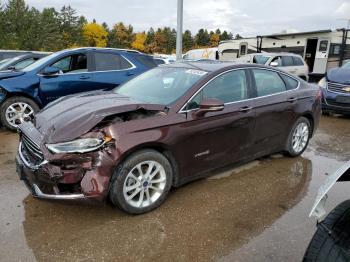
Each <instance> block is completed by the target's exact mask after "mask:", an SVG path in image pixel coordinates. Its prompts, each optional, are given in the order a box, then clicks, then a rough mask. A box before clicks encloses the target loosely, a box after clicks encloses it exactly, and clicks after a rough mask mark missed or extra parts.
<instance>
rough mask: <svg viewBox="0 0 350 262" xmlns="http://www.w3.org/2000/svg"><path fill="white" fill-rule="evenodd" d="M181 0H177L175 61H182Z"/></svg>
mask: <svg viewBox="0 0 350 262" xmlns="http://www.w3.org/2000/svg"><path fill="white" fill-rule="evenodd" d="M183 6H184V5H183V0H177V31H176V32H177V33H176V60H177V61H179V60H181V59H182V30H183Z"/></svg>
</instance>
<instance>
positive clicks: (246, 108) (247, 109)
mask: <svg viewBox="0 0 350 262" xmlns="http://www.w3.org/2000/svg"><path fill="white" fill-rule="evenodd" d="M252 109H253V107H251V106H244V107H241V108H240V109H239V111H240V112H249V111H250V110H252Z"/></svg>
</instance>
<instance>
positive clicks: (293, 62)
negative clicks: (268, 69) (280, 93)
mask: <svg viewBox="0 0 350 262" xmlns="http://www.w3.org/2000/svg"><path fill="white" fill-rule="evenodd" d="M235 62H240V63H254V64H261V65H269V66H273V67H278V68H279V69H281V70H284V71H286V72H288V73H290V74H293V75H296V76H298V77H300V78H301V79H304V80H305V81H308V80H309V67H308V65H307V64H306V63H305V61H304V59H303V58H302V56H300V55H297V54H292V53H253V54H248V55H245V56H241V57H240V58H237V59H236V60H235Z"/></svg>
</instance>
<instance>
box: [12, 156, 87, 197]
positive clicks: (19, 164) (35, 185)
mask: <svg viewBox="0 0 350 262" xmlns="http://www.w3.org/2000/svg"><path fill="white" fill-rule="evenodd" d="M19 152H20V150H19ZM25 163H26V161H25V159H23V156H22V155H21V153H18V155H17V156H16V171H17V174H18V176H19V178H20V179H21V180H22V181H23V182H24V184H25V185H26V186H27V188H28V189H29V191H30V192H31V193H32V195H33V196H34V197H37V198H43V199H55V200H77V199H86V197H85V195H84V194H49V193H44V192H43V191H42V189H41V188H42V187H44V188H48V187H54V186H55V185H54V184H50V183H47V182H46V181H42V180H40V178H39V177H40V176H42V175H43V174H42V173H41V172H40V170H39V169H32V168H30V167H28V166H26V164H25Z"/></svg>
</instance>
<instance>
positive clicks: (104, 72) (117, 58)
mask: <svg viewBox="0 0 350 262" xmlns="http://www.w3.org/2000/svg"><path fill="white" fill-rule="evenodd" d="M93 68H94V71H95V73H94V82H95V85H96V88H98V89H104V90H110V89H113V88H115V87H117V86H119V85H120V84H122V83H124V82H126V81H127V80H129V79H130V78H132V77H133V76H134V75H135V74H136V66H135V65H134V64H132V63H131V62H130V61H129V60H127V59H126V58H125V57H123V56H122V55H120V54H118V53H116V52H102V51H101V52H99V51H95V52H94V53H93Z"/></svg>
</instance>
